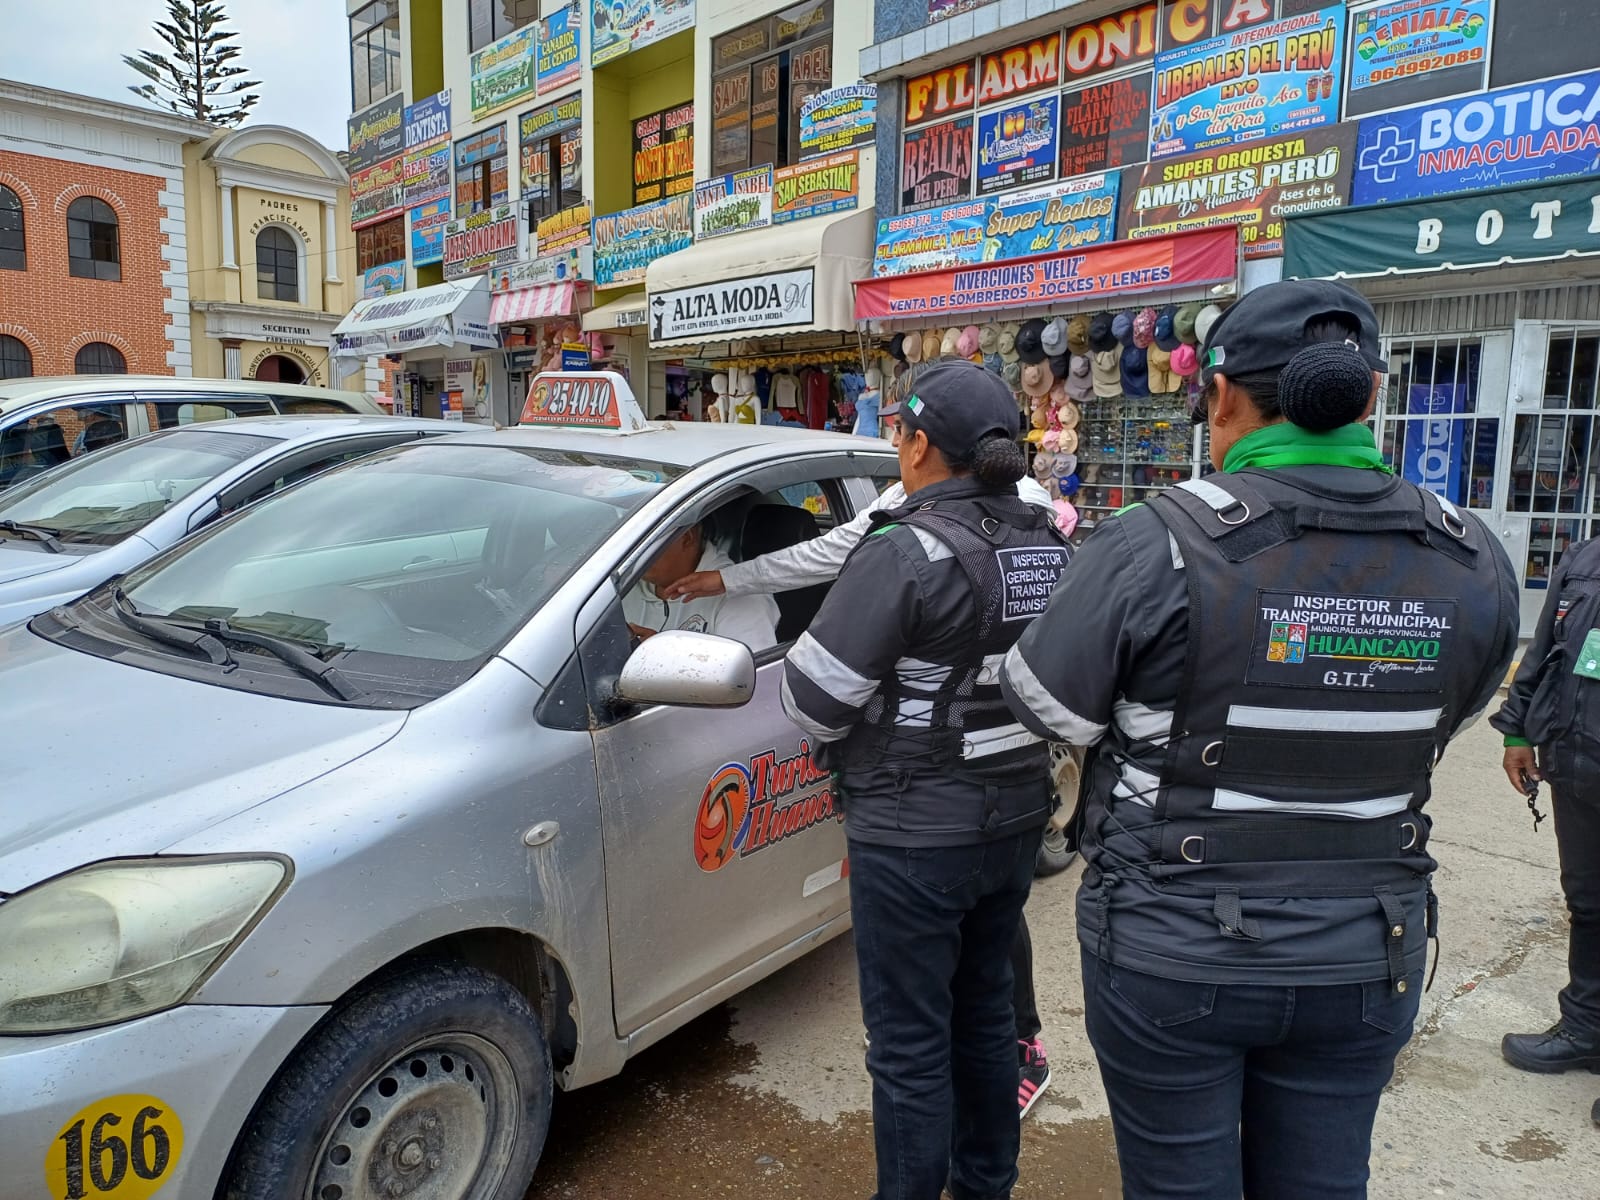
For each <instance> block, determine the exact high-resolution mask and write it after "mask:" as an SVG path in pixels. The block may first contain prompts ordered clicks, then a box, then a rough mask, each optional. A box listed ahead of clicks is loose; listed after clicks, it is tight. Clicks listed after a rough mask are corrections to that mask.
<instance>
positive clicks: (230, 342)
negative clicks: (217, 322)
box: [222, 338, 244, 379]
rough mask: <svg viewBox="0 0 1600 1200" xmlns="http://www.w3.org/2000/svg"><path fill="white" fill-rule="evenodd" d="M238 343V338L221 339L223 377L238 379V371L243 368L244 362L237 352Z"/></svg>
mask: <svg viewBox="0 0 1600 1200" xmlns="http://www.w3.org/2000/svg"><path fill="white" fill-rule="evenodd" d="M240 344H241V343H240V341H239V339H238V338H223V339H222V377H223V378H224V379H238V378H240V377H241V376H240V372H241V371H243V370H244V364H243V361H242V360H241V358H240V354H239V347H240Z"/></svg>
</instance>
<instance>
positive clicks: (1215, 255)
mask: <svg viewBox="0 0 1600 1200" xmlns="http://www.w3.org/2000/svg"><path fill="white" fill-rule="evenodd" d="M1238 272H1239V231H1238V230H1237V229H1235V228H1233V227H1231V226H1229V227H1226V228H1223V229H1203V230H1198V231H1196V232H1194V233H1180V234H1174V235H1173V236H1172V237H1165V238H1149V239H1146V240H1144V241H1138V242H1113V243H1111V244H1110V245H1106V246H1096V247H1094V248H1092V249H1089V250H1082V251H1079V252H1077V253H1073V254H1046V255H1040V256H1039V257H1038V258H1019V259H1013V260H1011V261H1009V262H993V263H983V264H982V265H979V266H971V267H957V268H954V269H950V270H944V271H924V272H922V273H920V274H917V275H889V276H884V277H882V278H877V279H863V280H861V281H859V282H857V284H856V285H855V288H856V320H858V321H869V320H879V319H894V318H898V317H916V316H923V315H925V314H928V313H958V312H976V311H980V310H986V309H999V308H1017V307H1022V306H1026V305H1035V304H1051V303H1064V302H1068V301H1082V300H1091V299H1093V300H1104V299H1107V298H1109V297H1111V296H1119V295H1126V294H1132V293H1138V292H1148V291H1155V290H1157V289H1159V290H1162V291H1170V290H1173V289H1175V288H1187V287H1199V286H1201V285H1204V284H1209V283H1221V282H1223V281H1224V280H1230V279H1234V278H1236V277H1237V275H1238Z"/></svg>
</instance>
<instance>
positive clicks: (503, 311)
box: [489, 279, 577, 325]
mask: <svg viewBox="0 0 1600 1200" xmlns="http://www.w3.org/2000/svg"><path fill="white" fill-rule="evenodd" d="M576 287H577V284H575V283H573V282H572V280H570V279H568V280H564V281H562V282H561V283H543V284H539V285H538V286H536V287H528V288H521V289H519V290H517V291H515V292H499V293H497V294H496V295H494V296H493V297H492V298H491V299H490V302H489V324H491V325H516V324H518V323H520V322H523V321H544V320H548V319H549V318H551V317H564V316H566V315H567V314H568V313H570V312H571V311H572V293H573V290H574V289H575V288H576Z"/></svg>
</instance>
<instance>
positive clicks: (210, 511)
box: [185, 498, 222, 533]
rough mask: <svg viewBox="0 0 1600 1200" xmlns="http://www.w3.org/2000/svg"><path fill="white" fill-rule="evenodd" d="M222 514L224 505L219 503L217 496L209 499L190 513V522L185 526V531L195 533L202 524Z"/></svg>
mask: <svg viewBox="0 0 1600 1200" xmlns="http://www.w3.org/2000/svg"><path fill="white" fill-rule="evenodd" d="M221 515H222V505H220V504H218V503H217V501H216V499H215V498H212V499H210V500H207V501H206V502H205V503H204V504H202V505H201V506H200V507H199V508H197V509H195V510H194V512H192V513H190V514H189V523H188V525H187V526H185V532H187V533H193V532H194V531H195V530H196V529H199V528H200V527H201V526H202V525H206V524H209V523H210V522H212V521H214V520H216V519H217V517H219V516H221Z"/></svg>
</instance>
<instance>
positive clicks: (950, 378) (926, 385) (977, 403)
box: [880, 358, 1021, 458]
mask: <svg viewBox="0 0 1600 1200" xmlns="http://www.w3.org/2000/svg"><path fill="white" fill-rule="evenodd" d="M880 415H881V416H884V417H892V416H897V415H898V416H900V417H901V418H902V419H906V420H907V423H908V424H909V425H911V426H913V427H914V428H916V429H920V430H921V431H922V432H923V433H925V434H927V435H928V441H930V442H932V443H933V445H934V446H935V447H937V448H938V449H939V451H940V453H942V454H945V455H946V456H948V457H951V458H962V457H964V456H965V455H966V454H967V453H969V452H970V451H971V450H972V448H973V447H974V446H976V445H977V444H978V443H979V442H980V441H982V440H983V439H984V438H986V437H989V436H990V435H998V436H1000V437H1008V438H1014V437H1016V436H1017V433H1018V432H1019V430H1020V428H1021V420H1020V414H1019V413H1018V411H1017V402H1016V400H1015V399H1014V398H1013V397H1012V395H1011V392H1010V390H1009V389H1008V388H1007V387H1006V385H1005V383H1004V382H1003V381H1002V380H1001V379H1000V378H999V377H998V376H996V375H993V374H991V373H990V372H988V371H985V370H984V369H983V368H982V367H980V366H979V365H978V364H977V363H975V362H970V361H968V360H967V359H964V358H955V359H947V360H945V361H942V362H937V363H935V364H934V365H933V366H931V367H929V368H927V369H926V370H925V371H923V372H922V374H921V375H920V376H918V377H917V381H916V383H915V385H913V386H912V387H911V388H910V389H909V391H908V392H907V394H906V398H905V399H904V400H902V401H901V402H900V403H899V404H893V405H890V406H889V407H888V408H886V409H884V410H883V412H882V413H881V414H880Z"/></svg>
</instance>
